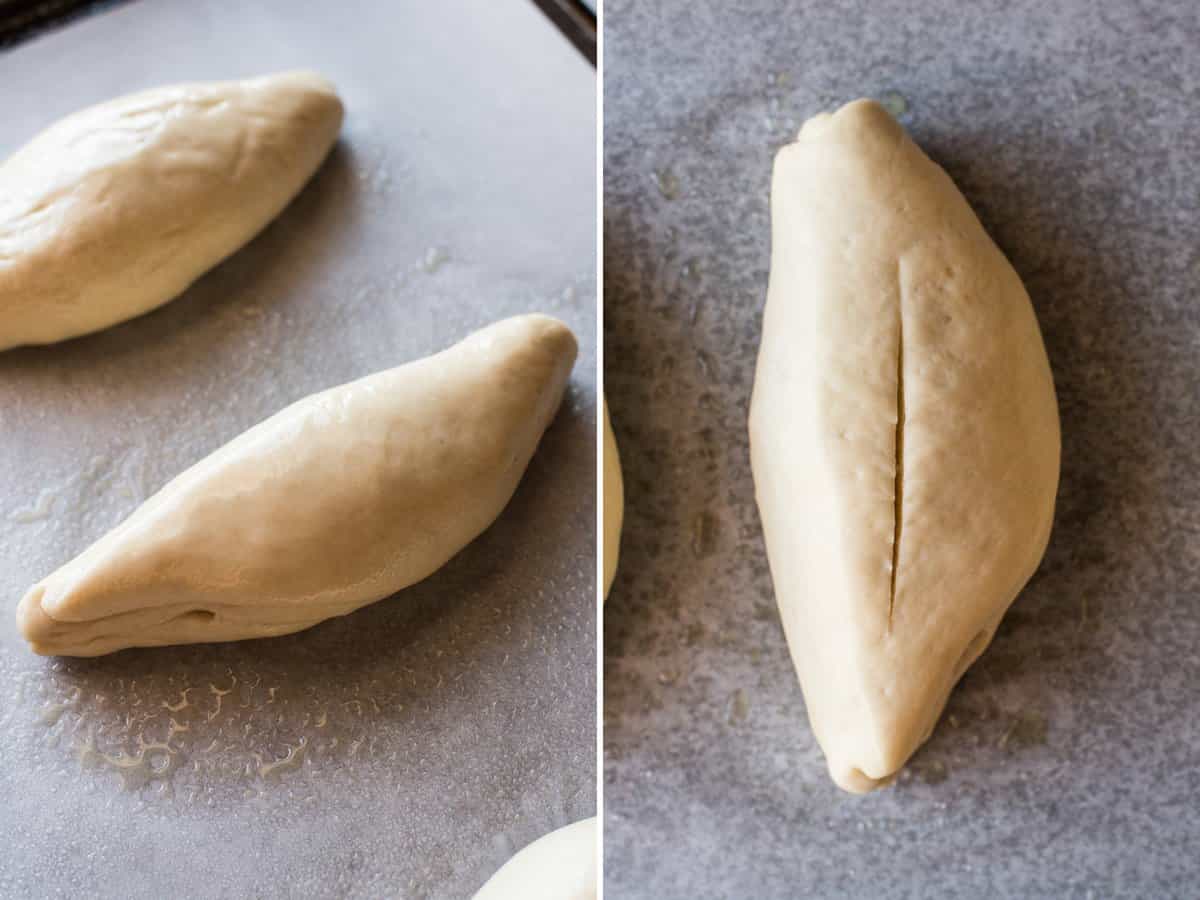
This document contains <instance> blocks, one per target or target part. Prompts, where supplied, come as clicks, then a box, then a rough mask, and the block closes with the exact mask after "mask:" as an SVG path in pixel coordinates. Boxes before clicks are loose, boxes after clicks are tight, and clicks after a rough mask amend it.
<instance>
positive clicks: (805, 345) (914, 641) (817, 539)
mask: <svg viewBox="0 0 1200 900" xmlns="http://www.w3.org/2000/svg"><path fill="white" fill-rule="evenodd" d="M771 217H772V248H771V277H770V287H769V289H768V294H767V306H766V312H765V315H764V320H763V334H762V347H761V350H760V353H759V358H758V370H757V374H756V378H755V383H754V397H753V401H752V404H751V410H750V443H751V462H752V466H753V470H754V480H755V486H756V493H757V498H758V506H759V512H760V515H761V517H762V523H763V532H764V535H765V538H766V545H767V551H768V556H769V559H770V564H771V572H772V575H773V578H774V581H775V592H776V596H777V598H778V601H779V607H780V612H781V614H782V619H783V625H784V630H785V632H786V634H787V638H788V644H789V646H790V648H791V653H792V660H793V662H794V663H795V666H796V669H797V671H798V673H799V676H800V684H801V686H802V688H803V690H804V697H805V701H806V704H807V707H808V714H809V719H810V721H811V723H812V727H813V731H814V732H815V734H816V737H817V740H818V742H819V743H820V745H821V747H822V749H823V750H824V751H825V756H826V759H827V760H828V763H829V769H830V772H831V773H832V775H833V778H834V780H835V781H836V782H837V783H838V784H839V785H840V786H841V787H843V788H845V789H846V790H850V791H855V792H865V791H867V790H870V789H872V788H875V787H879V786H880V785H882V784H884V783H886V782H887V781H889V780H890V779H891V778H892V777H893V776H894V775H895V774H896V772H897V771H898V770H899V769H900V768H901V767H902V766H903V765H904V763H905V761H906V760H907V759H908V758H909V756H911V755H912V753H913V752H914V751H915V750H916V749H917V747H918V746H920V745H921V743H923V742H924V741H925V739H926V738H927V737H928V736H929V734H930V732H931V731H932V730H933V726H934V724H935V723H936V721H937V719H938V717H939V715H940V714H941V711H942V709H943V707H944V706H945V703H946V699H947V697H948V695H949V693H950V690H951V688H952V687H953V686H954V684H955V683H956V682H957V681H958V679H959V677H960V676H961V675H962V674H963V672H964V671H965V670H966V668H967V667H968V666H969V665H971V663H972V662H974V661H975V659H976V658H977V657H978V656H979V654H980V653H982V652H983V650H984V648H985V647H987V645H988V643H989V642H990V641H991V639H992V635H993V633H994V632H995V629H996V626H997V625H998V624H999V621H1000V618H1001V616H1003V615H1004V612H1005V611H1006V610H1007V609H1008V607H1009V605H1010V604H1011V603H1012V601H1013V600H1014V599H1015V597H1016V595H1017V593H1018V592H1019V591H1020V590H1021V588H1022V587H1023V586H1024V585H1025V583H1026V581H1028V580H1029V577H1030V576H1031V575H1032V574H1033V572H1034V570H1035V569H1036V568H1037V566H1038V563H1039V561H1040V560H1041V558H1042V554H1043V552H1044V551H1045V548H1046V542H1047V540H1048V539H1049V535H1050V525H1051V520H1052V519H1053V517H1054V498H1055V493H1056V490H1057V486H1058V469H1059V424H1058V408H1057V403H1056V401H1055V396H1054V384H1053V381H1052V380H1051V375H1050V366H1049V363H1048V361H1047V359H1046V351H1045V348H1044V347H1043V344H1042V337H1041V334H1040V332H1039V331H1038V325H1037V320H1036V319H1035V317H1034V313H1033V307H1032V305H1031V304H1030V302H1029V296H1028V295H1027V294H1026V293H1025V289H1024V287H1023V286H1022V284H1021V280H1020V278H1019V277H1018V276H1017V273H1016V272H1015V271H1013V268H1012V266H1010V265H1009V263H1008V261H1007V260H1006V259H1005V258H1004V255H1003V254H1002V253H1001V252H1000V250H999V249H998V248H997V247H996V245H995V244H994V243H992V241H991V239H990V238H989V237H988V235H987V233H986V232H985V231H984V230H983V226H982V225H980V223H979V220H978V219H977V218H976V217H975V214H974V213H973V212H972V211H971V208H970V207H969V206H968V205H967V202H966V200H964V199H963V196H962V195H961V194H960V193H959V192H958V190H957V188H955V186H954V183H953V182H952V181H951V180H950V179H949V177H947V175H946V173H945V172H943V171H942V170H941V169H940V168H939V167H938V166H937V165H936V164H935V163H933V162H932V161H931V160H929V159H928V158H927V157H926V156H925V155H924V154H923V153H922V152H921V151H920V149H918V147H917V146H916V145H915V144H914V143H913V142H912V141H911V140H910V139H909V138H908V136H907V135H906V134H905V133H904V131H903V129H902V128H901V127H900V126H899V125H898V124H897V123H896V122H895V121H894V120H893V119H892V118H891V116H889V115H888V114H887V113H886V112H885V111H884V109H883V108H882V107H880V106H879V105H878V104H876V103H873V102H869V101H862V100H860V101H857V102H855V103H851V104H849V105H848V106H845V107H843V108H842V109H841V110H839V111H838V112H837V113H836V114H834V115H832V116H831V115H828V114H825V115H820V116H817V117H816V118H814V119H811V120H810V121H808V122H807V123H806V124H805V125H804V127H803V128H802V129H801V131H800V135H799V138H798V139H797V141H796V143H794V144H791V145H790V146H787V147H784V148H783V149H782V150H781V151H780V152H779V154H778V156H777V157H776V159H775V172H774V184H773V187H772V191H771Z"/></svg>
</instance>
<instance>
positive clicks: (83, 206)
mask: <svg viewBox="0 0 1200 900" xmlns="http://www.w3.org/2000/svg"><path fill="white" fill-rule="evenodd" d="M341 124H342V104H341V101H340V100H338V97H337V94H335V93H334V88H333V85H331V84H330V83H329V82H328V81H326V80H325V79H323V78H321V77H320V76H319V75H314V74H311V73H307V72H288V73H284V74H280V75H269V76H266V77H264V78H255V79H252V80H248V81H227V82H210V83H203V84H182V85H175V86H172V87H163V88H156V89H154V90H149V91H143V92H141V93H137V94H131V95H129V96H127V97H121V98H120V99H117V100H113V101H111V102H109V103H103V104H101V105H99V106H93V107H91V108H89V109H85V110H83V111H81V112H78V113H75V114H74V115H71V116H68V117H67V118H65V119H62V120H61V121H59V122H57V123H56V124H54V125H52V126H50V127H49V128H47V129H46V130H45V131H43V132H42V133H41V134H39V135H38V136H37V137H35V138H34V139H33V140H32V141H30V142H29V143H28V144H26V145H25V146H24V147H23V148H22V149H20V150H18V151H17V152H16V153H15V154H14V155H13V156H12V157H10V158H9V159H8V160H7V161H5V162H4V163H3V164H0V350H6V349H8V348H10V347H15V346H18V345H21V344H49V343H53V342H55V341H61V340H65V339H66V338H71V337H75V336H77V335H81V334H86V333H88V332H90V331H97V330H99V329H101V328H106V327H108V326H109V325H114V324H116V323H117V322H123V321H125V320H126V319H131V318H133V317H134V316H137V315H141V314H142V313H144V312H148V311H149V310H152V309H154V308H155V307H158V306H161V305H162V304H164V303H166V302H167V301H168V300H171V299H173V298H174V297H176V296H178V295H179V294H180V293H181V292H182V291H183V290H184V288H186V287H187V286H188V285H189V284H191V283H192V282H193V281H195V280H196V279H197V278H198V277H200V275H201V274H203V273H204V272H205V271H207V270H208V269H210V268H212V267H213V266H214V265H216V264H217V263H218V262H220V261H221V260H222V259H224V258H225V257H226V256H228V255H229V254H231V253H233V252H234V251H235V250H237V249H238V248H239V247H241V246H242V245H243V244H244V243H246V242H247V241H248V240H250V238H252V237H253V236H254V235H255V234H257V233H258V232H259V231H260V230H261V229H262V228H263V227H264V226H265V225H266V224H267V223H268V222H270V221H271V219H273V218H274V217H275V216H276V215H277V214H278V213H279V212H280V211H281V210H282V209H283V208H284V206H286V205H287V203H288V201H290V200H291V199H292V197H293V196H295V195H296V193H297V192H298V191H299V190H300V188H301V187H303V185H304V183H305V182H306V181H308V179H309V177H310V176H311V175H312V174H313V172H315V171H316V169H317V166H318V165H320V163H321V160H322V159H324V158H325V155H326V154H327V153H328V152H329V148H330V147H332V146H333V142H334V140H335V139H336V138H337V133H338V129H339V128H340V127H341Z"/></svg>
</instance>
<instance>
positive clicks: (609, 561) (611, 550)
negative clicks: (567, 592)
mask: <svg viewBox="0 0 1200 900" xmlns="http://www.w3.org/2000/svg"><path fill="white" fill-rule="evenodd" d="M624 512H625V485H624V482H623V481H622V480H621V457H620V456H618V455H617V439H616V438H615V437H614V436H613V430H612V422H611V421H609V418H608V401H607V400H605V401H604V597H605V599H607V598H608V590H609V588H611V587H612V583H613V578H614V577H616V574H617V558H618V556H619V555H620V553H621V519H622V517H623V516H624Z"/></svg>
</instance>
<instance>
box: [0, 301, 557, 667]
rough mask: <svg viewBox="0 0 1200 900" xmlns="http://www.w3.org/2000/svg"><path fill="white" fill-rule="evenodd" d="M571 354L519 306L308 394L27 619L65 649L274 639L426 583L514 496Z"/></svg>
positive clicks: (203, 470)
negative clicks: (516, 311) (454, 339)
mask: <svg viewBox="0 0 1200 900" xmlns="http://www.w3.org/2000/svg"><path fill="white" fill-rule="evenodd" d="M575 355H576V343H575V338H574V336H573V335H572V334H571V332H570V330H569V329H568V328H567V327H566V326H565V325H563V324H562V323H561V322H559V321H557V320H555V319H551V318H548V317H546V316H540V315H527V316H518V317H516V318H512V319H505V320H504V321H501V322H498V323H496V324H494V325H491V326H490V327H488V328H484V329H482V330H481V331H478V332H476V333H474V334H472V335H470V336H469V337H468V338H466V339H465V340H464V341H462V342H461V343H459V344H456V345H455V346H453V347H451V348H450V349H448V350H445V351H443V352H441V353H438V354H436V355H434V356H430V357H427V358H425V359H421V360H418V361H416V362H412V363H409V364H408V365H404V366H400V367H399V368H396V369H390V370H388V371H385V372H380V373H378V374H375V375H370V376H368V377H366V378H363V379H360V380H359V381H354V382H351V383H349V384H346V385H342V386H341V387H336V388H332V389H331V390H327V391H324V392H322V393H319V394H314V395H313V396H311V397H307V398H305V399H303V400H300V401H299V402H297V403H295V404H293V405H292V406H289V407H288V408H287V409H284V410H283V411H282V412H280V413H277V414H276V415H274V416H272V417H271V418H269V419H267V420H266V421H264V422H262V423H260V424H259V425H257V426H255V427H254V428H252V429H250V430H249V431H247V432H245V433H244V434H242V435H241V436H240V437H238V438H236V439H235V440H233V441H232V442H230V443H229V444H226V445H225V446H224V447H222V448H220V449H219V450H217V451H216V452H215V453H213V454H212V455H211V456H209V457H207V458H206V459H204V460H202V461H200V462H199V463H197V464H196V465H194V466H192V468H190V469H188V470H187V471H186V472H184V473H183V474H181V475H179V476H178V477H177V478H175V479H174V480H173V481H171V482H170V483H168V484H167V485H166V486H165V487H164V488H163V489H162V490H160V491H159V492H158V493H157V494H155V495H154V496H153V497H151V498H150V499H149V500H147V501H146V502H145V503H143V504H142V505H141V506H140V507H139V508H138V509H137V510H135V511H134V513H133V514H132V515H131V516H130V517H129V518H128V519H126V520H125V521H124V522H123V523H122V524H120V525H118V526H117V527H116V528H115V529H113V530H112V531H111V532H109V533H108V534H107V535H105V536H104V537H102V538H101V539H100V540H99V541H97V542H96V543H95V544H93V545H92V546H91V547H90V548H89V549H87V550H85V551H84V552H83V553H82V554H80V555H79V556H78V557H76V558H75V559H74V560H72V561H71V562H69V563H67V564H66V565H65V566H63V567H62V568H60V569H59V570H58V571H56V572H54V573H53V574H52V575H50V576H49V577H47V578H45V579H43V580H42V581H40V582H39V583H38V584H36V585H34V586H33V588H31V589H30V591H29V592H28V593H27V594H26V595H25V597H24V598H22V600H21V602H20V603H19V604H18V607H17V623H18V627H19V628H20V630H21V633H22V634H23V635H24V636H25V638H26V640H28V641H29V643H30V645H31V646H32V648H33V650H34V651H35V652H37V653H41V654H49V655H58V656H99V655H102V654H105V653H111V652H113V651H115V650H120V649H122V648H125V647H152V646H161V645H165V644H185V643H195V642H203V641H231V640H240V639H243V638H258V637H270V636H274V635H280V634H288V633H290V632H294V631H300V630H301V629H304V628H308V627H309V626H311V625H315V624H316V623H318V622H320V621H322V620H323V619H328V618H330V617H331V616H340V615H344V614H346V613H349V612H352V611H353V610H355V609H358V608H359V607H362V606H365V605H367V604H369V603H373V602H375V601H376V600H380V599H382V598H384V597H387V596H389V595H391V594H393V593H395V592H396V591H398V590H400V589H401V588H404V587H407V586H409V585H411V584H413V583H415V582H417V581H420V580H421V579H423V578H425V577H426V576H428V575H430V574H432V573H433V572H434V571H435V570H437V569H438V568H440V567H441V566H442V565H443V564H444V563H445V562H446V561H447V560H449V559H450V558H451V557H452V556H454V554H456V553H457V552H458V551H459V550H461V549H462V548H463V547H464V546H466V545H467V544H468V543H469V542H470V541H471V540H473V539H474V538H475V537H477V536H478V535H479V534H480V533H481V532H482V531H483V530H484V529H486V528H487V527H488V526H489V525H490V524H491V523H492V522H493V521H494V520H495V519H496V517H497V516H498V515H499V514H500V512H501V510H503V509H504V507H505V505H506V504H507V503H508V501H509V498H510V497H511V496H512V494H513V492H514V491H515V490H516V487H517V484H518V482H519V481H520V479H521V476H522V474H523V473H524V472H525V468H526V466H527V465H528V463H529V460H530V458H531V457H532V456H533V453H534V450H535V449H536V448H537V445H538V442H539V441H540V440H541V437H542V433H543V432H544V431H545V429H546V427H547V426H548V425H549V424H550V422H551V420H552V419H553V418H554V415H555V412H556V411H557V409H558V407H559V404H560V402H561V400H562V395H563V390H564V388H565V386H566V383H567V378H568V376H569V375H570V372H571V367H572V366H573V364H574V361H575Z"/></svg>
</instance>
